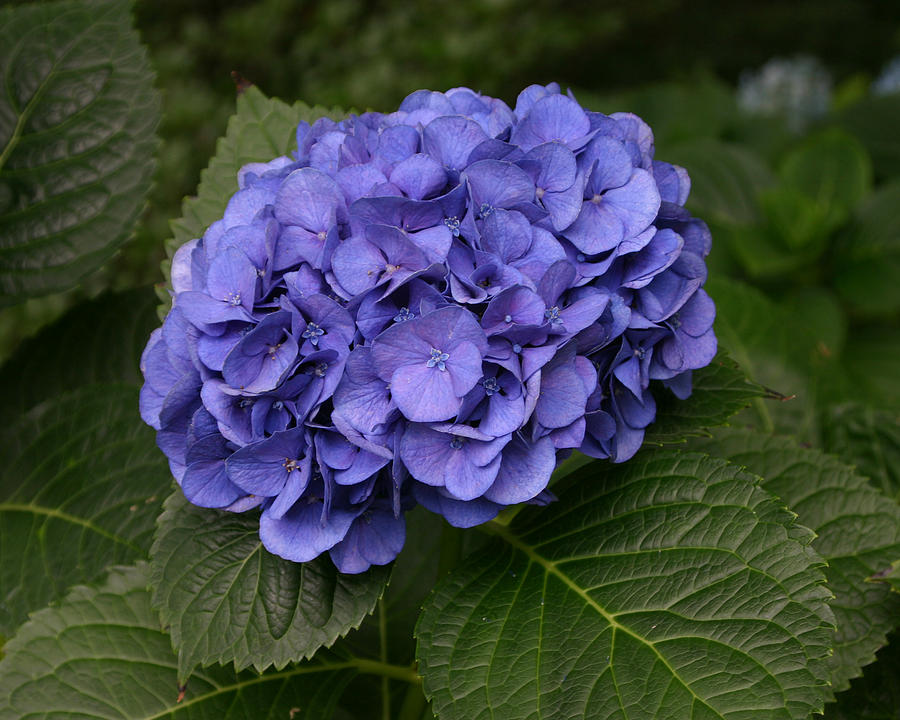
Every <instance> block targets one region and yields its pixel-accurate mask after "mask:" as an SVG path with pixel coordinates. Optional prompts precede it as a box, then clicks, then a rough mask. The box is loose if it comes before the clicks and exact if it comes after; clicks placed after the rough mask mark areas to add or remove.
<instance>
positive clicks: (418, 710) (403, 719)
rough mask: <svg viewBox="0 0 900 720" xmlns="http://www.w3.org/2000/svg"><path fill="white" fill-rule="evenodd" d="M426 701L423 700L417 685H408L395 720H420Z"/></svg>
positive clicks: (423, 695)
mask: <svg viewBox="0 0 900 720" xmlns="http://www.w3.org/2000/svg"><path fill="white" fill-rule="evenodd" d="M427 704H428V701H427V700H426V699H425V693H423V692H422V688H421V686H419V685H410V686H409V688H407V690H406V695H404V696H403V704H402V705H401V706H400V713H399V714H398V715H397V720H422V714H423V713H424V711H425V706H426V705H427Z"/></svg>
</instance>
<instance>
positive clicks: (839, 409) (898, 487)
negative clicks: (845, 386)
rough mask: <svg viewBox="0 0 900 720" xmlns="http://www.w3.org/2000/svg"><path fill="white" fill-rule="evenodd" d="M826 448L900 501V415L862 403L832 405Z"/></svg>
mask: <svg viewBox="0 0 900 720" xmlns="http://www.w3.org/2000/svg"><path fill="white" fill-rule="evenodd" d="M822 442H823V444H824V447H825V450H827V451H828V452H830V453H833V454H834V455H838V456H840V457H841V458H842V459H843V460H845V461H846V462H847V463H849V464H851V465H854V466H856V469H857V472H859V474H860V475H864V476H865V477H867V478H869V480H870V481H871V483H872V484H873V485H874V486H875V487H877V488H878V489H879V490H881V491H882V492H883V493H884V494H885V495H887V496H888V497H892V498H894V499H896V500H900V417H898V415H897V413H891V412H889V411H887V410H880V409H877V408H873V407H871V406H869V405H863V404H862V403H846V404H843V405H838V406H836V407H833V408H829V409H828V412H827V413H826V414H825V417H824V419H823V422H822Z"/></svg>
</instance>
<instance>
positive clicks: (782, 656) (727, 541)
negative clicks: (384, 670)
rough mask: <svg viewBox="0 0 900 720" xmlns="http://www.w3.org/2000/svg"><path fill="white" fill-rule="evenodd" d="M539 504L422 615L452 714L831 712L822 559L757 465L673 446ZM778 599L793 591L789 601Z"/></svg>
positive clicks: (422, 649)
mask: <svg viewBox="0 0 900 720" xmlns="http://www.w3.org/2000/svg"><path fill="white" fill-rule="evenodd" d="M594 472H595V473H596V474H598V475H599V477H595V478H593V479H592V481H591V482H581V483H578V484H577V485H574V486H572V487H571V488H570V490H569V491H567V492H565V493H563V494H562V496H561V497H560V500H559V502H558V503H556V504H554V505H553V506H551V507H548V508H541V509H537V510H531V509H529V510H525V511H523V512H521V513H519V514H518V515H517V516H516V517H515V519H514V520H513V522H512V523H511V524H510V525H509V526H508V527H502V526H500V527H495V528H493V530H492V532H494V533H495V534H496V535H497V536H498V539H497V540H495V541H494V542H493V543H491V544H490V545H489V546H487V547H486V548H485V549H484V550H482V551H480V552H478V553H476V554H475V555H474V556H471V557H469V558H467V560H466V561H465V563H464V564H463V565H461V566H460V567H459V568H457V570H455V571H454V572H453V573H452V574H451V575H450V577H449V578H447V579H446V580H444V581H443V582H441V583H440V584H439V585H438V587H437V588H436V590H435V592H434V595H433V596H432V597H431V598H430V599H429V601H428V603H427V605H426V607H425V611H424V613H423V615H422V617H421V620H420V621H419V624H418V627H417V629H416V635H417V637H418V642H419V646H418V647H419V650H418V655H419V663H420V672H422V674H423V676H424V679H425V690H426V693H427V694H428V695H429V696H430V697H431V698H432V699H433V701H434V705H435V709H436V711H437V713H438V715H439V716H440V717H441V718H448V719H449V718H466V720H470V719H471V720H474V719H475V718H488V717H503V718H510V719H512V718H526V717H535V716H541V715H545V716H547V717H553V718H560V719H562V718H570V717H571V718H575V717H578V718H581V717H590V718H597V719H598V720H600V719H602V718H626V717H654V718H673V719H674V718H682V719H683V718H720V717H741V716H747V717H750V715H751V711H752V716H753V717H757V718H795V717H804V716H805V715H807V714H808V713H810V712H812V711H814V710H816V709H821V707H822V702H823V695H824V692H825V683H826V681H827V670H826V668H825V662H824V660H825V657H826V655H827V652H828V648H829V646H830V642H831V637H830V636H831V630H830V622H831V613H830V611H829V609H828V607H827V605H826V602H825V600H826V597H827V595H828V591H827V590H826V589H825V588H824V586H823V585H822V582H823V580H824V578H823V577H822V575H821V572H820V571H819V570H818V569H817V568H818V566H820V565H821V562H819V561H817V559H816V557H815V555H813V554H812V553H811V552H810V550H809V549H808V548H807V547H806V546H805V545H804V544H802V543H801V542H798V540H796V539H794V538H795V537H800V538H802V539H803V540H804V542H808V540H809V538H810V536H809V534H808V533H807V534H803V532H802V531H801V532H800V534H799V535H798V534H797V533H796V532H795V530H794V529H793V528H792V523H793V519H792V516H791V515H790V514H789V513H786V512H784V511H783V510H781V509H780V508H779V507H778V505H777V504H776V503H775V502H773V500H772V498H771V497H770V496H769V495H768V494H767V493H765V492H764V491H762V490H760V489H759V488H758V487H756V485H755V483H754V482H753V480H752V478H750V477H748V476H747V475H745V474H743V473H742V472H741V471H740V470H739V468H737V467H735V466H730V465H727V464H726V463H724V462H722V461H717V460H711V459H708V458H704V457H702V456H698V455H681V454H673V453H664V452H658V453H654V454H648V455H644V456H642V458H636V459H635V460H633V461H631V462H629V463H628V464H627V465H625V466H622V467H620V468H617V469H615V470H609V471H602V470H601V471H598V470H595V471H594ZM776 598H777V599H776Z"/></svg>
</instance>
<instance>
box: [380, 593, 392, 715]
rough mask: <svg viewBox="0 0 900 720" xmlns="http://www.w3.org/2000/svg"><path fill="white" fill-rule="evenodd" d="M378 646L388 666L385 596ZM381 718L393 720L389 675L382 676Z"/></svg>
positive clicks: (382, 603)
mask: <svg viewBox="0 0 900 720" xmlns="http://www.w3.org/2000/svg"><path fill="white" fill-rule="evenodd" d="M378 646H379V657H380V658H381V662H382V663H384V664H385V665H387V664H388V662H387V660H388V638H387V609H386V608H385V606H384V596H383V595H382V596H381V599H380V600H379V601H378ZM381 718H382V720H391V679H390V678H389V677H388V676H387V675H382V676H381Z"/></svg>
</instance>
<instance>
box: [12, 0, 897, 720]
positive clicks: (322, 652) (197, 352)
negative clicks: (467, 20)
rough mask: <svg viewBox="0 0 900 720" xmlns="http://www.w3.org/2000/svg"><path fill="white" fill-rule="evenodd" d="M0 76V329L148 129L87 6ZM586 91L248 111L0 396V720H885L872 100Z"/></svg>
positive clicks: (113, 200)
mask: <svg viewBox="0 0 900 720" xmlns="http://www.w3.org/2000/svg"><path fill="white" fill-rule="evenodd" d="M136 48H137V51H136ZM0 74H2V75H3V79H4V83H5V87H6V88H7V91H8V92H7V93H5V94H3V95H2V97H0V146H2V147H0V236H2V243H0V245H2V247H0V291H2V292H0V295H2V296H3V297H2V298H0V304H2V303H12V302H16V301H21V300H22V299H24V298H26V297H28V296H31V295H35V294H40V293H43V292H46V291H47V288H51V287H53V288H56V289H60V288H63V287H71V286H72V285H73V284H75V283H78V282H79V279H80V278H82V277H83V276H84V274H85V273H86V272H88V271H89V270H90V269H91V268H96V267H97V266H98V265H99V264H100V263H102V262H104V261H105V259H106V258H108V257H109V256H110V253H113V252H114V250H115V248H116V247H117V245H118V243H119V242H121V240H122V239H124V238H125V237H126V236H127V235H128V234H129V233H130V232H131V231H132V230H133V228H134V223H135V222H136V218H137V215H138V212H139V209H140V207H141V206H142V203H143V202H144V198H145V197H146V194H147V191H148V187H149V182H150V177H151V176H152V174H153V173H152V170H153V161H152V158H153V148H154V146H155V144H156V142H157V141H156V136H155V133H154V128H155V126H156V123H157V121H158V117H159V115H158V101H159V98H158V95H157V93H155V91H154V90H153V78H152V73H151V72H150V69H149V66H148V64H147V60H146V57H145V56H144V54H143V52H142V51H141V50H140V45H139V42H138V39H137V37H136V35H135V33H134V31H133V29H132V28H131V17H130V6H129V4H128V3H123V2H119V0H91V2H89V3H88V2H85V1H84V0H60V1H57V2H53V1H51V2H44V3H31V4H25V5H15V6H12V7H9V8H3V9H0ZM578 97H579V98H580V99H581V100H582V101H583V102H584V105H583V106H582V105H580V104H579V102H578V101H576V100H575V97H574V96H573V95H572V94H571V93H570V94H563V93H562V92H560V88H559V87H558V86H556V85H549V86H544V87H542V86H532V87H529V88H526V89H525V90H524V91H523V92H522V93H521V94H520V95H519V97H518V99H517V100H516V101H515V103H513V105H506V104H505V103H504V102H503V101H500V100H494V99H491V98H488V97H485V96H482V95H479V94H478V93H476V92H473V91H471V90H467V89H465V88H456V89H454V90H450V91H448V92H446V93H437V92H430V91H419V92H415V93H413V94H412V95H410V96H409V97H408V98H407V99H406V100H405V101H403V103H402V104H401V106H400V107H399V109H398V110H397V111H396V112H393V113H389V114H381V113H374V112H368V113H365V114H362V115H360V116H355V115H349V116H348V115H347V113H345V112H344V111H342V110H339V109H337V108H334V109H331V110H329V109H326V108H321V107H312V108H311V107H309V106H306V105H304V104H303V103H300V102H297V103H295V104H293V105H289V104H287V103H285V102H283V101H281V100H278V99H276V98H267V97H266V96H265V95H264V94H263V93H262V91H261V90H259V89H258V88H257V87H255V86H253V85H248V84H246V83H241V84H240V91H239V94H238V97H237V110H236V114H235V116H234V117H233V118H232V120H231V121H230V122H229V126H228V131H227V133H226V135H225V136H224V137H223V138H222V139H221V140H220V141H219V143H218V145H217V149H216V154H215V156H214V157H213V158H212V160H211V161H210V163H209V166H208V168H207V170H206V171H205V172H204V173H203V175H202V177H201V181H200V185H199V187H198V189H197V195H196V197H191V198H187V199H185V201H184V204H183V208H182V217H181V218H179V219H177V220H175V221H173V222H172V224H171V228H172V233H173V236H172V238H171V239H170V240H168V241H166V243H165V249H166V252H167V255H168V259H167V260H166V261H165V262H164V273H165V275H166V282H165V283H159V284H158V285H157V287H156V293H154V292H152V291H151V290H150V288H134V289H131V290H128V291H124V292H122V291H119V292H115V293H113V292H110V293H106V294H103V295H100V296H98V297H96V298H94V299H93V300H90V301H84V302H80V303H79V304H77V306H75V307H73V308H72V310H71V311H69V312H68V313H66V315H65V316H64V317H62V318H61V319H60V320H59V321H58V322H56V323H54V324H52V325H50V326H48V327H47V328H45V329H43V330H42V331H41V332H40V333H38V334H37V335H36V336H35V337H34V338H32V339H30V340H28V341H26V342H24V343H23V344H22V346H21V347H20V348H19V349H18V350H17V351H16V352H15V354H14V355H13V356H12V357H11V358H10V359H9V360H8V361H7V362H6V363H4V364H3V366H2V367H0V388H2V389H3V397H4V403H3V407H2V413H4V415H3V422H2V423H0V720H20V719H21V718H24V717H49V716H52V717H54V718H60V719H62V718H73V719H74V718H78V720H111V719H113V718H115V719H124V718H128V720H153V719H156V720H158V719H159V718H163V717H172V718H179V717H182V716H184V717H188V716H189V717H191V718H193V719H195V720H244V719H245V718H257V717H269V718H289V719H290V720H347V719H348V718H357V719H359V720H367V719H368V718H375V717H377V718H379V720H435V718H437V719H438V720H533V718H535V717H546V718H553V719H554V720H557V719H558V720H577V719H578V718H591V719H592V720H594V719H596V720H624V719H625V718H638V719H640V720H644V718H648V719H650V718H661V719H662V718H666V719H673V718H674V719H677V720H681V719H682V718H684V719H686V720H707V719H709V718H729V719H730V720H737V719H738V718H742V719H743V718H753V719H754V720H795V719H796V720H808V718H810V717H812V716H815V715H817V714H820V713H824V714H825V715H826V718H827V720H843V719H844V718H851V717H852V718H854V720H875V718H883V717H894V716H895V715H896V709H897V703H896V701H895V699H894V698H893V696H891V694H890V687H891V686H890V681H889V679H890V678H891V677H893V675H896V672H894V671H895V670H896V666H897V662H898V658H897V653H896V650H897V648H896V645H897V643H896V642H894V643H893V644H892V645H893V646H892V645H888V641H889V638H890V633H892V632H894V631H895V630H896V628H897V626H898V623H897V618H898V617H900V594H898V593H897V592H896V590H897V589H898V588H900V560H898V558H900V505H898V504H897V502H896V499H897V497H900V495H898V487H900V476H898V473H897V471H896V467H898V466H900V450H898V448H900V431H898V428H897V417H898V413H897V407H898V406H900V397H898V395H897V390H896V388H897V384H896V367H895V365H896V363H892V359H893V354H896V353H895V352H894V351H895V350H896V349H897V348H898V347H900V345H898V343H900V340H898V337H897V332H896V328H897V327H900V325H898V319H900V295H898V293H897V288H898V287H900V285H898V283H897V267H898V266H897V263H896V259H897V253H896V242H894V240H895V239H896V237H897V228H898V227H900V226H898V214H897V212H896V208H897V207H900V186H898V185H897V183H896V182H886V181H885V178H890V177H896V176H897V172H896V167H897V166H896V157H897V156H896V154H894V155H893V156H892V153H893V152H894V150H895V146H896V143H895V142H894V139H893V138H894V135H895V134H896V133H895V132H894V129H895V128H896V124H897V123H896V112H897V110H898V109H900V106H898V105H897V103H896V102H895V99H896V98H895V97H894V96H885V97H869V98H864V99H862V100H859V101H858V102H856V103H855V104H853V105H852V106H851V107H845V108H844V109H842V110H841V111H840V113H839V114H837V115H835V114H834V113H832V114H831V115H829V116H826V117H823V118H820V119H819V120H818V121H817V122H818V123H819V124H820V125H821V126H824V125H831V127H821V128H820V129H819V130H817V131H816V132H814V133H812V134H807V135H806V136H805V137H804V138H803V140H802V142H800V143H796V142H794V140H793V139H791V141H790V142H791V146H790V147H786V148H781V147H780V145H779V143H780V142H782V141H785V138H790V137H791V136H790V134H789V133H788V132H787V131H788V128H787V127H786V126H785V125H784V123H782V121H780V120H779V119H778V118H777V117H773V118H768V119H764V120H763V119H761V118H760V117H759V115H758V114H752V115H750V114H748V115H741V112H740V110H739V107H738V98H737V97H736V96H735V94H734V93H733V92H732V91H731V90H726V89H723V88H718V89H715V88H713V87H712V86H710V85H709V84H708V83H707V84H701V86H697V87H694V86H687V85H684V86H681V85H669V86H654V87H652V88H645V89H636V90H635V91H634V92H633V93H631V92H629V93H628V94H627V95H624V96H621V97H619V98H617V99H616V100H615V101H613V100H611V99H607V100H603V99H602V98H598V97H593V98H591V97H590V95H589V94H588V92H587V91H579V94H578ZM851 102H853V101H852V98H850V97H849V96H848V97H845V98H844V100H842V104H843V103H851ZM589 106H590V108H592V109H587V108H588V107H589ZM615 108H638V109H639V110H640V114H642V115H643V116H645V117H646V118H648V119H650V120H651V121H652V122H651V125H652V126H653V128H654V129H655V130H656V131H657V134H656V141H657V142H658V143H659V148H660V155H661V156H662V157H664V158H666V159H668V160H670V161H672V162H674V163H677V164H668V163H666V162H661V161H657V160H656V159H655V157H654V155H655V149H654V135H653V133H651V130H650V128H649V127H648V125H647V124H645V123H644V122H643V121H642V120H640V119H639V118H638V117H636V116H635V115H631V114H627V113H613V114H601V113H599V112H596V111H595V110H596V109H605V110H606V111H607V112H611V111H612V110H613V109H615ZM788 112H793V111H791V110H789V111H788ZM892 113H893V114H892ZM834 125H841V126H842V127H843V129H841V127H834ZM779 138H781V140H779ZM779 152H780V153H781V154H782V155H783V157H782V158H781V160H780V162H779V163H778V164H777V166H774V165H772V164H771V158H772V154H775V153H779ZM892 157H893V158H894V159H893V160H892ZM679 165H680V166H683V167H684V168H688V169H689V171H690V177H691V181H692V182H689V180H688V172H687V170H685V169H682V167H679ZM892 173H893V174H892ZM689 191H690V197H688V195H689ZM686 206H687V207H688V208H690V212H689V211H688V210H686V209H685V208H686ZM692 213H693V214H695V215H696V216H697V217H702V218H704V219H705V220H707V221H708V222H709V224H710V227H711V228H712V231H713V232H712V235H713V236H714V237H715V238H716V249H715V253H713V254H712V255H711V256H710V257H709V260H710V263H711V264H710V266H709V271H710V272H709V277H708V278H707V253H708V252H709V250H710V232H709V230H708V228H707V226H706V225H705V224H704V222H703V221H701V220H698V219H694V217H692ZM132 249H134V248H132ZM748 279H751V280H752V282H753V283H754V284H755V287H754V285H752V284H749V283H748V282H747V280H748ZM120 280H121V279H120ZM95 281H96V278H95V279H94V280H92V281H90V282H88V283H82V289H81V292H85V291H86V289H87V288H88V287H91V286H92V283H93V282H95ZM123 282H124V281H123ZM707 292H708V293H709V296H712V297H713V298H715V306H714V305H713V302H712V300H711V299H710V297H709V296H708V295H707ZM67 297H68V299H67V300H65V302H71V303H74V302H75V301H74V296H67ZM58 299H59V298H57V300H58ZM159 300H162V301H163V303H164V305H163V307H158V301H159ZM39 304H40V303H39ZM714 316H715V317H714ZM10 317H12V316H11V315H8V314H5V315H3V318H6V319H7V320H8V319H9V318H10ZM22 317H24V315H23V316H22ZM160 320H163V323H162V327H157V326H158V325H159V323H160ZM714 320H715V330H713V321H714ZM148 336H149V337H150V340H149V342H148V340H147V338H148ZM717 338H718V340H719V341H721V344H722V345H724V346H725V347H726V348H728V351H729V352H725V350H723V349H719V350H718V351H717ZM729 353H730V355H729ZM892 353H893V354H892ZM732 357H733V358H735V360H737V361H738V362H739V363H740V364H738V362H735V360H732V359H731V358H732ZM139 365H140V369H139ZM141 371H143V372H141ZM748 375H749V376H750V377H752V378H753V379H752V380H751V379H749V378H748ZM760 383H765V386H763V385H761V384H760ZM770 388H774V389H770ZM794 394H796V395H797V397H796V398H794V399H792V400H791V401H790V402H771V401H773V400H781V401H786V400H788V399H789V397H790V396H792V395H794ZM743 410H746V411H745V412H742V413H741V414H739V415H735V413H739V412H741V411H743ZM141 416H143V420H144V422H142V420H141ZM732 416H734V418H733V419H731V418H732ZM728 422H731V424H732V425H733V427H730V428H724V427H721V426H722V425H725V424H727V423H728ZM148 425H149V426H148ZM157 445H158V447H157ZM160 449H161V450H162V452H160ZM826 453H833V454H832V455H829V454H826ZM854 466H855V467H854ZM173 476H174V479H173ZM176 480H177V483H176V482H175V481H176ZM876 652H877V653H878V656H877V658H876ZM876 660H877V662H876ZM892 668H893V669H894V671H892ZM892 672H893V675H892Z"/></svg>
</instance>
